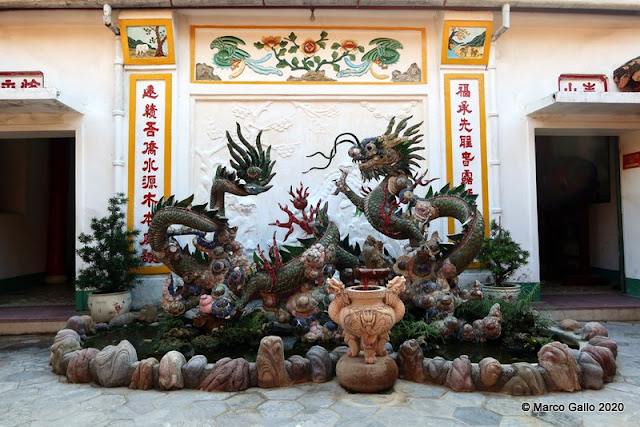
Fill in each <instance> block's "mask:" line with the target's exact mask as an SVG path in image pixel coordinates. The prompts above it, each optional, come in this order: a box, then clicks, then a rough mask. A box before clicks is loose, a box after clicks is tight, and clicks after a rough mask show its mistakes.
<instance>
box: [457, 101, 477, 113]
mask: <svg viewBox="0 0 640 427" xmlns="http://www.w3.org/2000/svg"><path fill="white" fill-rule="evenodd" d="M456 113H462V115H463V116H464V115H465V114H467V113H469V114H471V113H473V111H471V110H470V109H469V103H468V102H467V101H462V102H461V103H460V105H458V111H456Z"/></svg>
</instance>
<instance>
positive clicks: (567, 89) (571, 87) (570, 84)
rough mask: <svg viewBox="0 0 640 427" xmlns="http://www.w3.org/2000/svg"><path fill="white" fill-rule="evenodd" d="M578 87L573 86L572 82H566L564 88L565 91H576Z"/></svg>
mask: <svg viewBox="0 0 640 427" xmlns="http://www.w3.org/2000/svg"><path fill="white" fill-rule="evenodd" d="M577 90H578V89H576V88H575V87H573V83H571V82H569V83H568V84H567V87H565V88H564V91H565V92H576V91H577Z"/></svg>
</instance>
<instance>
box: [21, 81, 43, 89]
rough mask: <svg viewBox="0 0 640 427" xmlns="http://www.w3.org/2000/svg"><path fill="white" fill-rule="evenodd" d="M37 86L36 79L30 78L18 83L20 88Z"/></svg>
mask: <svg viewBox="0 0 640 427" xmlns="http://www.w3.org/2000/svg"><path fill="white" fill-rule="evenodd" d="M38 86H40V83H38V82H37V81H36V79H31V81H29V80H27V79H23V80H22V83H20V87H21V88H22V89H24V88H28V87H38Z"/></svg>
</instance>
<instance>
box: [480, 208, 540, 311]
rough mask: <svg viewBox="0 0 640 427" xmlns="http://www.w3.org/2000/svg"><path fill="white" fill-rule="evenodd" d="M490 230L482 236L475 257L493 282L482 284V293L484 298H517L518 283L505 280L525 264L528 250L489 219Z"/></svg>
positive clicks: (509, 233)
mask: <svg viewBox="0 0 640 427" xmlns="http://www.w3.org/2000/svg"><path fill="white" fill-rule="evenodd" d="M490 231H491V232H490V235H489V237H485V238H484V242H483V244H482V247H481V248H480V252H479V253H478V257H477V259H478V261H479V262H480V263H481V264H484V266H485V267H486V268H487V269H488V270H489V271H490V272H491V277H492V278H493V283H491V284H487V285H483V286H482V293H483V295H484V296H485V298H492V297H493V298H502V299H505V300H514V299H517V297H518V294H519V293H520V285H518V284H513V283H509V282H508V281H507V280H508V279H509V278H510V277H511V276H512V275H513V273H515V271H516V270H517V269H518V268H520V267H522V266H523V265H526V264H527V260H528V259H529V252H528V251H526V250H524V249H522V247H521V246H520V244H519V243H518V242H516V241H514V240H513V238H512V237H511V232H509V231H507V230H505V229H504V228H503V227H502V225H500V224H498V223H497V222H496V221H495V220H492V221H491V230H490Z"/></svg>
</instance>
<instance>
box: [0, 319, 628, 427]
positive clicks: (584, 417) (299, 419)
mask: <svg viewBox="0 0 640 427" xmlns="http://www.w3.org/2000/svg"><path fill="white" fill-rule="evenodd" d="M603 325H604V326H605V327H606V328H607V330H608V331H609V336H610V337H611V338H613V339H614V340H615V341H616V342H617V344H618V359H617V363H618V374H617V375H616V377H615V380H614V382H612V383H609V384H606V386H605V388H604V389H602V390H596V391H593V390H589V391H584V392H577V393H553V394H550V395H546V396H537V397H513V396H507V395H502V394H497V393H479V392H477V393H457V392H454V391H451V390H449V389H447V388H444V387H441V386H434V385H425V384H416V383H412V382H407V381H402V380H398V382H397V383H396V385H395V386H394V388H393V390H392V391H390V392H387V393H384V394H353V393H349V392H347V391H345V390H344V389H342V387H340V385H339V384H338V382H337V381H336V380H333V381H331V382H328V383H324V384H312V383H309V384H302V385H298V386H295V387H290V388H281V389H258V388H252V389H248V390H246V391H244V392H238V393H222V392H213V393H208V392H201V391H195V390H179V391H170V392H163V391H158V390H150V391H139V390H129V389H127V388H123V387H118V388H100V387H98V386H95V385H88V384H67V383H66V379H65V378H64V377H61V376H57V375H55V374H53V373H52V372H51V369H50V366H49V365H48V359H49V345H50V344H51V340H52V338H53V336H44V337H43V336H18V337H16V336H13V337H9V336H6V337H0V426H65V427H72V426H89V425H90V426H92V427H99V426H230V427H244V426H278V427H285V426H301V427H302V426H322V427H329V426H333V425H340V426H369V427H377V426H397V427H401V426H417V425H421V426H422V425H425V426H429V425H437V426H450V425H452V426H454V425H455V426H458V425H459V426H543V425H561V426H582V425H584V426H602V425H606V424H609V425H624V426H626V425H640V358H638V355H639V354H640V328H639V327H638V325H637V324H633V323H622V322H620V323H618V322H608V323H604V322H603ZM545 404H546V405H558V406H556V407H555V408H550V407H547V408H537V409H538V410H535V409H536V408H535V406H536V405H545ZM589 404H592V405H594V408H593V409H592V408H591V407H589V406H588V405H589ZM606 404H615V405H617V408H610V407H609V408H607V407H604V406H603V405H606ZM527 405H528V406H529V408H530V409H528V410H524V409H523V407H526V406H527ZM560 405H562V406H560ZM572 405H580V406H577V407H575V408H574V407H573V406H572ZM620 405H623V407H622V408H621V407H620ZM601 406H603V407H602V408H601ZM601 409H618V411H608V412H605V411H601Z"/></svg>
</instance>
